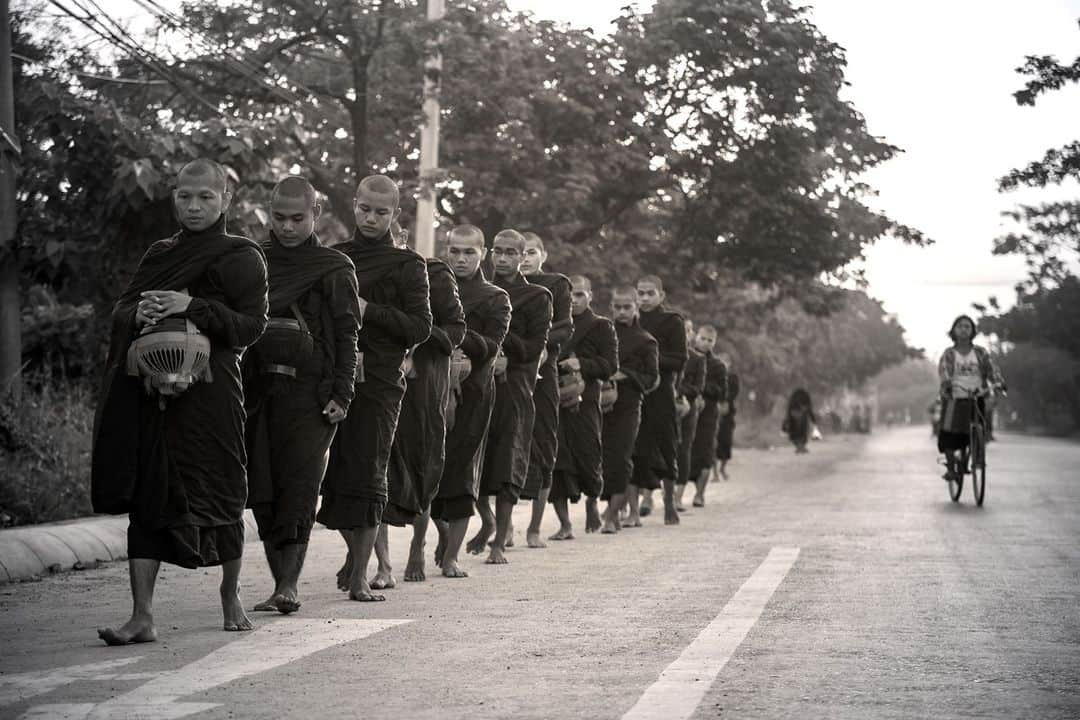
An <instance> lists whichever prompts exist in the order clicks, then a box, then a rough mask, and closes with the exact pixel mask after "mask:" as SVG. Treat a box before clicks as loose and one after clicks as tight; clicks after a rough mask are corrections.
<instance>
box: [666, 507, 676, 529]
mask: <svg viewBox="0 0 1080 720" xmlns="http://www.w3.org/2000/svg"><path fill="white" fill-rule="evenodd" d="M664 524H665V525H678V524H679V513H678V512H677V511H676V510H675V508H674V507H672V506H670V505H669V506H668V507H665V508H664Z"/></svg>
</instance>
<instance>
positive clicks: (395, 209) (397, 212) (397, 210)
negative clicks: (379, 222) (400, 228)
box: [390, 207, 401, 223]
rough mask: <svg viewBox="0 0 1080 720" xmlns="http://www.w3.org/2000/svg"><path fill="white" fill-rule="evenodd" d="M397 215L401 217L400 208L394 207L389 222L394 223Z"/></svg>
mask: <svg viewBox="0 0 1080 720" xmlns="http://www.w3.org/2000/svg"><path fill="white" fill-rule="evenodd" d="M399 217H401V208H400V207H397V208H394V217H392V218H390V222H391V223H396V222H397V220H398V218H399Z"/></svg>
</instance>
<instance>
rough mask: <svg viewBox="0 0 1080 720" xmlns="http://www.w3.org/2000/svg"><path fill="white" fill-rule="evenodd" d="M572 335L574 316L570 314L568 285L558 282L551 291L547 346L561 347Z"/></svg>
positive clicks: (567, 283)
mask: <svg viewBox="0 0 1080 720" xmlns="http://www.w3.org/2000/svg"><path fill="white" fill-rule="evenodd" d="M573 334H574V316H573V314H572V313H571V312H570V283H569V282H564V281H560V282H559V283H557V284H556V285H555V287H554V288H552V291H551V330H549V331H548V344H550V345H562V344H564V343H566V342H568V341H569V340H570V338H571V336H573Z"/></svg>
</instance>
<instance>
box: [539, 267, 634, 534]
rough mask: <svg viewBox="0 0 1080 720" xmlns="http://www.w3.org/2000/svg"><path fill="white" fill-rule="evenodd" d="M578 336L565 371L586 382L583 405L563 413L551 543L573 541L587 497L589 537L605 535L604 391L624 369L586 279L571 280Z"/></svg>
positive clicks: (569, 347) (566, 353) (567, 352)
mask: <svg viewBox="0 0 1080 720" xmlns="http://www.w3.org/2000/svg"><path fill="white" fill-rule="evenodd" d="M570 283H571V287H572V288H573V292H572V295H571V298H572V301H573V314H574V334H573V335H572V336H571V338H570V341H569V342H567V343H566V344H565V345H563V350H562V357H561V359H560V360H559V369H560V370H561V371H563V372H576V373H580V375H581V378H582V380H584V381H585V390H584V391H583V392H582V393H581V401H580V402H579V403H578V404H577V405H574V406H570V407H563V408H560V410H559V456H558V460H556V462H555V474H554V482H553V483H552V486H551V503H552V505H554V506H555V514H556V515H558V516H559V530H558V532H556V533H555V534H554V535H552V536H551V538H550V539H551V540H572V539H573V538H574V529H573V526H572V525H571V523H570V509H569V507H568V503H571V502H572V503H576V502H577V501H578V500H580V499H581V496H582V495H585V497H586V501H585V532H596V531H597V530H599V529H600V511H599V510H598V509H597V507H596V504H597V503H596V501H597V498H599V497H600V494H601V492H603V489H604V475H603V451H602V450H601V447H600V432H601V427H600V386H601V384H602V383H604V382H605V381H607V380H608V379H609V378H611V376H612V375H613V374H615V372H616V371H617V370H618V369H619V350H618V340H616V337H615V326H614V325H613V324H612V322H611V321H610V320H608V319H607V318H605V317H601V316H599V315H597V314H596V313H594V312H593V310H592V298H593V294H592V283H591V282H589V279H588V278H587V277H584V276H583V275H575V276H573V277H572V278H570Z"/></svg>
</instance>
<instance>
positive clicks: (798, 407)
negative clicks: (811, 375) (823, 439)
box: [781, 388, 817, 455]
mask: <svg viewBox="0 0 1080 720" xmlns="http://www.w3.org/2000/svg"><path fill="white" fill-rule="evenodd" d="M815 422H817V418H816V417H814V408H813V404H812V403H811V401H810V393H808V392H807V391H806V390H805V389H803V388H799V389H798V390H796V391H795V392H793V393H792V394H791V398H790V399H789V400H788V407H787V413H786V414H785V415H784V423H783V425H782V426H781V429H782V430H783V431H784V432H785V433H786V434H787V436H788V438H790V440H791V443H792V444H793V445H794V446H795V452H796V453H798V454H800V455H801V454H803V453H807V452H810V451H809V450H807V448H806V443H807V442H808V441H809V440H810V430H811V427H812V425H813V424H814V423H815Z"/></svg>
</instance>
